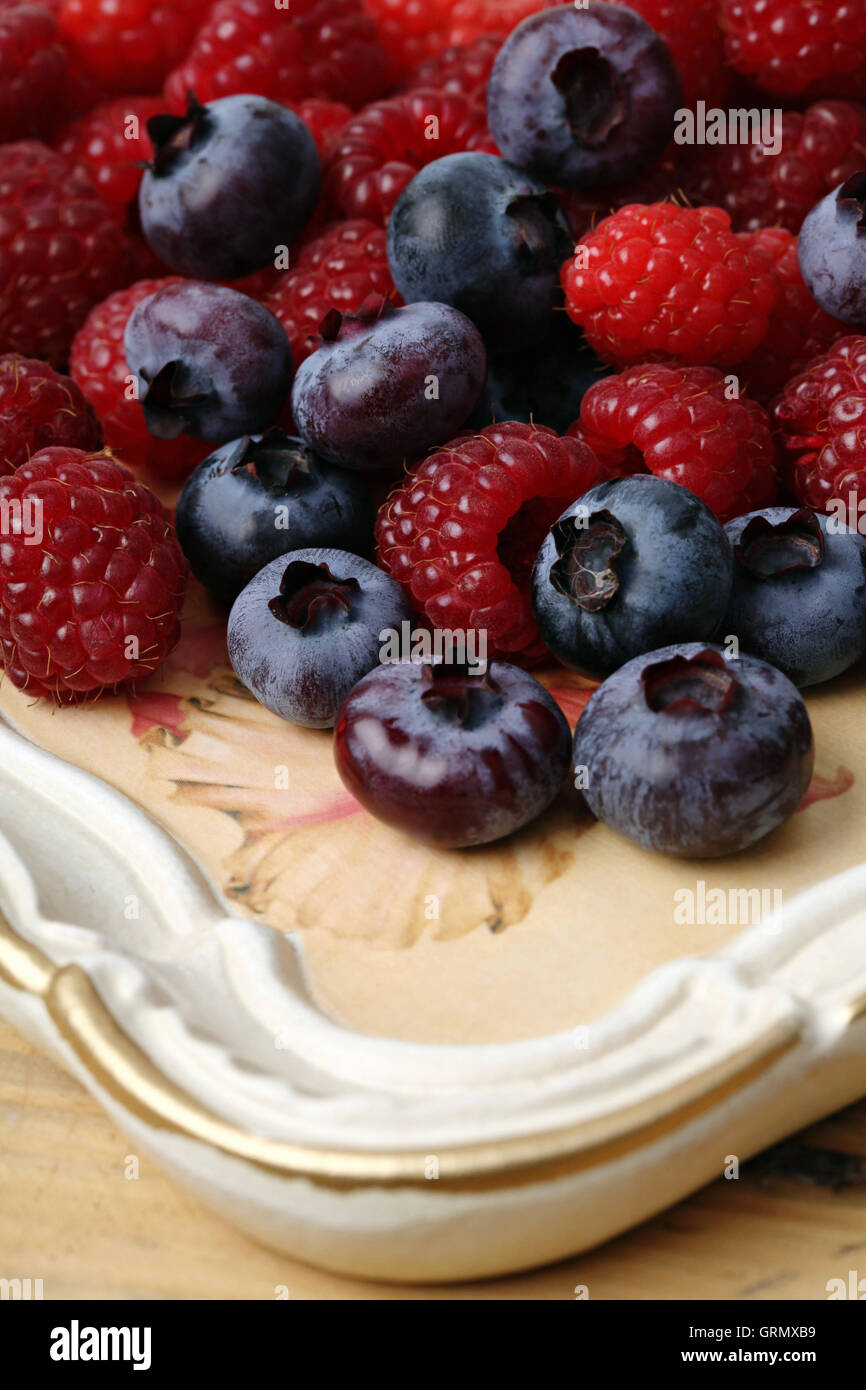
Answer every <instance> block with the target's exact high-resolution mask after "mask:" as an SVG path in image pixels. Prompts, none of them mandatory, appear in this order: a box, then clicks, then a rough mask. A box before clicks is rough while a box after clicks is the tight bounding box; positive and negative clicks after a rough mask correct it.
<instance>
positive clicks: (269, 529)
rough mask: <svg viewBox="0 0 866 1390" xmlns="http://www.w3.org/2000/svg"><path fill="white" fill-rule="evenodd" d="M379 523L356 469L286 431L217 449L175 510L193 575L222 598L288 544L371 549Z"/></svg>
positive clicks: (295, 547) (227, 599)
mask: <svg viewBox="0 0 866 1390" xmlns="http://www.w3.org/2000/svg"><path fill="white" fill-rule="evenodd" d="M374 521H375V513H374V508H373V501H372V498H371V496H370V493H369V491H368V489H367V487H366V485H365V484H364V482H363V481H362V480H361V479H360V478H359V477H358V476H357V474H354V473H347V472H345V471H344V470H343V469H341V468H335V467H334V465H333V464H330V463H325V461H324V460H323V459H320V458H318V457H317V455H316V454H314V453H313V451H312V449H311V448H310V447H309V445H308V444H305V443H304V441H303V440H302V439H290V438H288V437H287V436H286V435H284V434H282V433H281V432H280V431H279V430H269V431H268V433H267V434H265V435H257V436H256V437H255V438H253V439H251V438H249V437H245V438H243V439H235V440H232V442H231V443H230V444H224V445H223V446H222V447H221V448H220V449H217V450H216V452H215V453H213V454H211V455H210V457H209V458H206V459H205V460H204V462H203V463H200V464H199V466H198V468H196V469H195V471H194V472H193V473H192V474H190V476H189V478H187V480H186V482H185V483H184V486H183V490H182V491H181V494H180V497H179V498H178V502H177V511H176V513H175V524H176V526H177V537H178V540H179V541H180V544H181V548H182V549H183V552H184V554H185V555H186V558H187V559H188V560H189V563H190V566H191V568H192V571H193V573H194V574H195V576H196V578H197V579H198V580H199V581H200V582H201V583H202V584H204V586H205V588H207V589H209V590H210V591H211V593H212V594H213V595H214V596H215V597H216V598H217V599H219V600H220V601H221V602H223V603H232V602H233V601H234V599H236V598H237V596H238V594H239V593H240V591H241V589H243V588H244V586H245V585H246V584H248V583H249V582H250V580H251V579H253V578H254V576H255V575H256V574H258V572H259V570H260V569H263V568H264V566H265V565H266V564H268V563H269V561H271V560H275V559H276V558H277V557H278V556H279V555H285V554H286V552H287V551H289V550H300V549H304V548H306V549H309V548H310V547H312V546H332V547H337V548H339V549H342V550H352V551H365V550H371V549H372V547H373V523H374Z"/></svg>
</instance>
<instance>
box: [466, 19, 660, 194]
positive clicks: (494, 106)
mask: <svg viewBox="0 0 866 1390" xmlns="http://www.w3.org/2000/svg"><path fill="white" fill-rule="evenodd" d="M681 101H682V89H681V86H680V80H679V77H678V75H677V70H676V68H675V66H674V62H673V59H672V58H671V55H670V50H669V49H668V48H667V47H666V45H665V44H664V43H663V42H662V40H661V39H660V38H659V36H658V34H657V33H656V32H655V30H654V29H653V28H652V27H651V25H649V24H647V22H646V20H645V19H642V18H641V16H640V15H639V14H635V13H634V11H633V10H630V9H626V8H625V7H624V6H622V5H593V6H592V7H591V8H590V7H586V8H583V9H576V8H575V7H574V6H572V5H568V6H567V5H560V6H557V7H556V8H555V9H552V10H544V11H542V12H541V14H536V15H531V16H530V17H529V18H528V19H525V20H524V21H523V23H522V24H519V25H518V26H517V28H516V29H515V30H514V32H513V33H512V34H511V35H510V36H509V38H508V39H507V40H506V41H505V43H504V44H503V46H502V48H501V50H500V52H499V55H498V57H497V59H496V62H495V63H494V64H493V71H492V73H491V75H490V81H489V83H488V86H487V111H488V116H489V119H490V129H491V130H492V132H493V134H494V136H495V137H496V141H497V143H498V145H499V148H500V149H501V150H502V152H503V154H504V155H505V157H506V159H510V160H511V161H512V162H513V163H514V164H518V165H520V166H521V168H524V169H528V170H529V171H530V172H531V173H533V174H535V175H536V176H537V177H538V178H541V179H545V180H546V181H547V182H549V183H553V184H562V185H564V186H565V187H567V188H580V187H587V186H589V187H592V186H595V187H601V186H604V185H605V184H611V183H618V182H619V181H620V180H621V179H626V178H628V177H629V176H630V175H631V174H632V173H633V172H634V170H635V168H636V167H637V166H639V165H641V164H651V163H652V162H653V160H654V159H655V158H656V157H657V155H659V154H661V152H662V150H663V149H664V147H665V145H666V144H667V143H668V141H669V140H670V138H671V136H672V135H673V131H674V115H675V112H676V110H677V108H678V107H679V106H680V103H681Z"/></svg>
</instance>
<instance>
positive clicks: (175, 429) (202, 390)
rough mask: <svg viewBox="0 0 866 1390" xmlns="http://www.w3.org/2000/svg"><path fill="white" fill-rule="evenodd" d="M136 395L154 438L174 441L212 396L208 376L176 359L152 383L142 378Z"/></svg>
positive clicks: (144, 377) (168, 363)
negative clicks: (141, 386) (142, 389)
mask: <svg viewBox="0 0 866 1390" xmlns="http://www.w3.org/2000/svg"><path fill="white" fill-rule="evenodd" d="M141 380H142V381H143V382H144V385H145V390H144V392H143V393H140V395H139V402H140V404H141V407H142V409H143V410H144V418H145V423H146V424H147V428H148V430H149V431H150V433H151V434H152V435H154V436H155V437H156V438H157V439H176V438H177V436H178V435H179V434H184V433H186V432H187V431H188V430H189V427H190V425H192V424H193V423H194V422H195V420H196V419H197V418H198V417H199V415H201V414H202V412H203V411H204V410H205V409H206V408H207V407H208V406H209V404H210V402H211V401H212V399H213V396H214V389H213V383H212V381H211V379H210V377H209V376H206V375H205V374H204V373H203V372H200V371H197V370H196V369H195V368H194V367H191V366H189V364H188V363H186V362H184V361H182V360H181V359H179V358H175V359H173V360H172V361H171V362H166V364H165V366H163V367H161V368H160V369H159V371H158V372H157V374H156V376H155V377H154V378H153V380H152V381H148V380H147V377H146V376H142V377H141Z"/></svg>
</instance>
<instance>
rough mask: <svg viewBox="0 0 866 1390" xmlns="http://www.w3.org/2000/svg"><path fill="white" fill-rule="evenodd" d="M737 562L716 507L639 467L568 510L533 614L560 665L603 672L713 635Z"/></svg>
mask: <svg viewBox="0 0 866 1390" xmlns="http://www.w3.org/2000/svg"><path fill="white" fill-rule="evenodd" d="M732 568H733V560H732V555H731V546H730V542H729V541H728V538H727V537H726V535H725V533H724V530H723V529H722V526H721V525H720V523H719V522H718V520H717V519H716V517H715V516H713V513H712V512H711V511H710V509H709V507H707V506H706V505H705V503H703V502H701V501H700V499H699V498H697V497H695V496H694V494H693V493H691V492H689V491H688V490H687V489H686V488H684V487H680V486H679V484H677V483H669V482H667V481H666V480H665V479H663V478H653V477H652V476H650V475H649V474H646V473H638V474H636V475H635V477H633V478H616V479H614V480H613V481H612V482H607V483H601V484H600V485H599V486H598V487H594V488H592V489H591V490H590V491H589V492H587V493H586V494H585V495H584V496H583V497H581V498H580V499H579V500H578V501H577V502H574V503H572V505H571V506H570V507H568V508H567V509H566V511H564V512H563V514H562V516H561V517H560V518H559V520H558V521H557V522H556V523H555V524H554V526H553V527H552V528H551V530H550V531H549V533H548V535H547V537H546V539H545V540H544V542H543V544H542V546H541V549H540V550H539V552H538V559H537V560H536V562H535V568H534V570H533V573H532V588H531V594H532V607H533V612H534V613H535V618H536V621H537V623H538V627H539V631H540V632H541V635H542V637H543V638H544V640H545V642H546V643H547V645H548V647H549V648H550V650H551V651H552V652H553V653H554V655H555V656H558V657H559V659H560V661H563V662H565V664H566V665H567V666H573V667H574V668H575V669H576V670H578V671H581V672H583V673H584V674H585V675H590V676H603V675H606V674H607V673H608V672H610V671H613V670H615V669H616V668H617V666H621V665H622V664H623V662H625V661H628V660H629V659H630V658H631V657H633V656H638V655H640V653H641V652H646V651H651V650H653V649H654V648H656V647H660V646H664V645H666V644H667V643H669V642H671V641H690V640H694V639H700V638H710V637H713V636H714V635H715V632H716V630H717V628H718V626H719V623H720V621H721V618H722V615H723V614H724V611H725V607H726V604H727V601H728V596H729V594H730V591H731V573H732Z"/></svg>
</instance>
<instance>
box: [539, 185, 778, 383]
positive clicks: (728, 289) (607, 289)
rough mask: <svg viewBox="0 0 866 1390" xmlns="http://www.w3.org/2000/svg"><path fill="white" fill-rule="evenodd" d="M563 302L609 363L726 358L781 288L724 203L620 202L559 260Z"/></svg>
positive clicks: (751, 333)
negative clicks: (720, 205) (739, 232)
mask: <svg viewBox="0 0 866 1390" xmlns="http://www.w3.org/2000/svg"><path fill="white" fill-rule="evenodd" d="M562 283H563V286H564V288H565V295H566V308H567V309H568V312H569V314H570V315H571V317H572V318H573V319H574V321H575V323H579V324H580V325H581V327H582V328H583V329H584V332H585V333H586V337H587V340H588V341H589V344H590V346H591V347H593V348H594V349H595V351H596V352H597V353H598V355H599V356H600V357H602V358H603V359H604V360H605V361H606V362H613V363H616V364H617V365H625V364H627V363H629V362H647V361H656V362H657V361H664V360H666V359H669V358H673V359H674V360H675V361H678V362H687V363H708V362H712V363H713V364H714V365H716V366H719V367H727V366H733V365H734V364H735V363H737V362H741V361H742V360H743V358H745V357H748V355H749V353H750V352H752V351H753V350H754V349H755V348H756V347H757V346H758V344H759V343H760V342H761V341H762V339H763V338H764V337H765V336H766V333H767V317H768V315H769V313H770V312H771V310H772V309H773V307H774V305H775V303H776V300H777V299H778V297H779V286H778V283H777V281H776V278H775V276H774V275H773V273H772V270H771V269H770V267H769V266H768V265H767V263H766V260H765V258H764V257H757V258H755V257H751V256H750V255H749V251H748V247H747V245H746V243H744V242H741V241H739V240H738V238H737V236H736V234H735V233H734V232H732V231H731V219H730V218H729V217H728V214H727V213H726V212H723V211H722V209H721V208H712V207H704V208H683V207H678V206H677V205H676V204H675V203H649V204H647V205H646V206H638V205H632V206H630V207H624V208H620V210H619V212H615V213H614V214H613V215H612V216H611V217H606V218H605V219H604V221H603V222H600V223H599V225H598V227H596V229H595V231H594V232H590V233H589V234H588V235H587V236H585V237H584V238H583V240H582V241H581V242H580V243H579V245H578V246H577V248H576V250H575V254H574V256H573V257H572V259H571V260H568V261H566V263H565V265H564V266H563V268H562Z"/></svg>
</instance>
